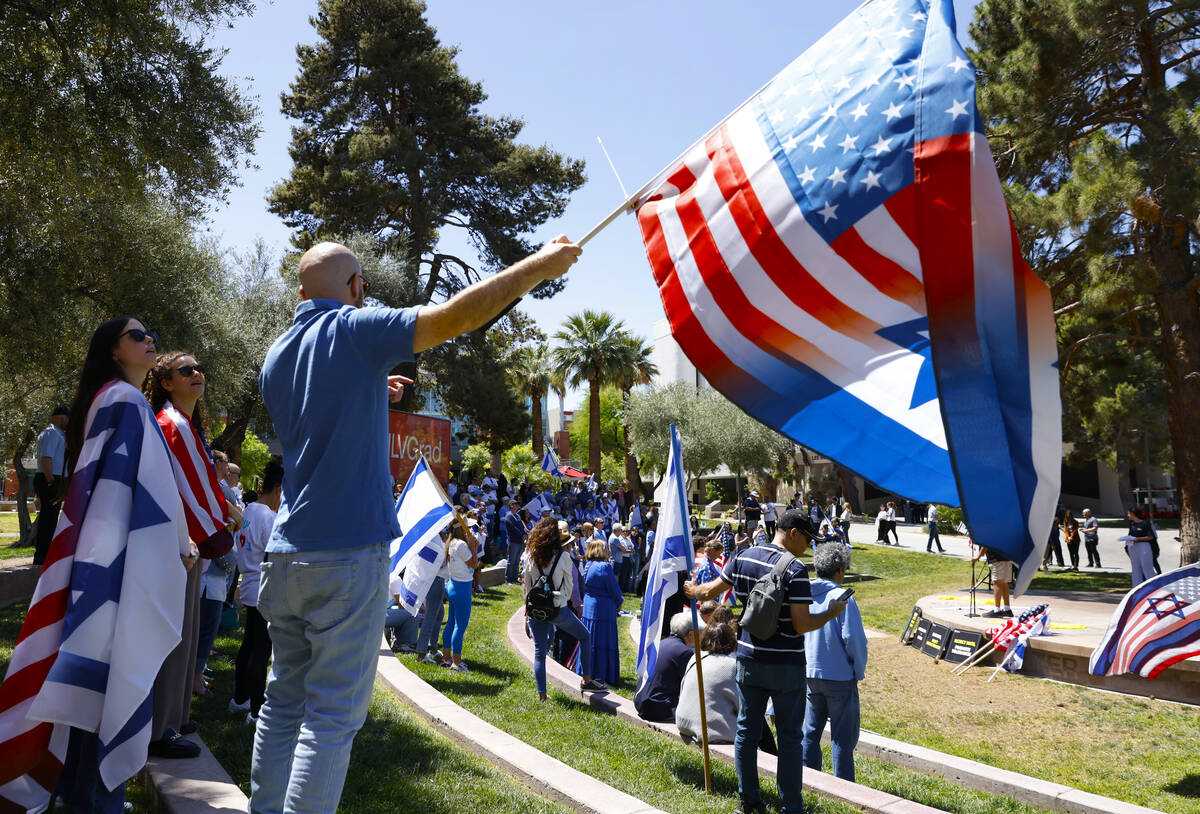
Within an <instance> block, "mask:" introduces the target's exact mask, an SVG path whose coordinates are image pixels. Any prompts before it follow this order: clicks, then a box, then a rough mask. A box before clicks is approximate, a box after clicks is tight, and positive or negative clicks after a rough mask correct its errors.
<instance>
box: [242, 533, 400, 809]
mask: <svg viewBox="0 0 1200 814" xmlns="http://www.w3.org/2000/svg"><path fill="white" fill-rule="evenodd" d="M387 564H388V547H387V544H386V543H380V544H377V545H369V546H360V547H357V548H347V549H333V550H325V551H310V552H307V553H299V554H268V555H267V559H266V560H265V561H264V562H263V565H262V585H261V587H260V589H259V595H258V610H259V613H261V614H262V615H263V617H264V618H265V619H266V620H267V623H268V631H269V633H270V636H271V643H272V645H273V649H274V663H273V665H272V667H271V676H270V679H269V680H268V682H267V694H266V703H264V704H263V707H262V710H261V711H260V712H259V718H258V726H257V729H256V731H255V733H254V751H253V755H252V758H251V765H250V812H251V814H259V812H262V813H263V814H275V813H276V812H287V814H293V812H294V813H295V814H300V813H301V812H330V813H332V812H333V811H335V810H336V809H337V807H338V801H339V800H340V799H341V796H342V786H343V785H344V784H345V782H346V766H347V764H348V763H349V762H350V747H351V745H352V744H353V743H354V736H355V734H356V733H357V732H358V730H359V728H360V727H362V725H363V721H365V720H366V718H367V707H368V705H369V704H370V702H371V689H372V687H373V686H374V685H375V666H376V662H377V661H378V656H379V640H380V638H381V637H382V636H383V622H384V614H385V610H386V608H387V601H388V594H387V586H388V576H387Z"/></svg>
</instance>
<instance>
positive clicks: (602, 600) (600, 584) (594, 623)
mask: <svg viewBox="0 0 1200 814" xmlns="http://www.w3.org/2000/svg"><path fill="white" fill-rule="evenodd" d="M608 556H609V553H608V544H607V543H605V542H604V541H603V540H592V541H591V542H590V543H588V547H587V562H586V563H585V564H584V566H583V590H584V592H585V593H584V599H583V626H584V627H585V628H587V630H588V632H589V633H591V634H592V642H591V647H592V678H594V679H596V680H598V681H603V682H605V683H607V684H611V685H614V686H615V685H616V683H617V681H618V680H619V679H620V677H621V655H620V650H619V648H618V646H617V611H618V610H620V608H621V602H622V601H623V599H624V597H622V596H621V586H620V585H618V584H617V576H616V574H615V573H613V567H612V563H610V562H609V561H608Z"/></svg>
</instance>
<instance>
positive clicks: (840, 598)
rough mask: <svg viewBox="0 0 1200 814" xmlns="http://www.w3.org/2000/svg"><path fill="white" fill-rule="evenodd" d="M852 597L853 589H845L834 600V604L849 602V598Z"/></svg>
mask: <svg viewBox="0 0 1200 814" xmlns="http://www.w3.org/2000/svg"><path fill="white" fill-rule="evenodd" d="M852 596H854V589H853V588H847V589H846V590H844V591H842V593H841V594H840V595H839V596H838V598H837V599H835V600H834V601H835V602H846V601H847V600H849V599H850V597H852Z"/></svg>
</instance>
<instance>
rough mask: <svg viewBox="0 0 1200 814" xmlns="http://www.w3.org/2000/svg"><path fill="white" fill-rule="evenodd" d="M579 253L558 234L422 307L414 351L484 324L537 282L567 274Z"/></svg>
mask: <svg viewBox="0 0 1200 814" xmlns="http://www.w3.org/2000/svg"><path fill="white" fill-rule="evenodd" d="M581 251H582V250H581V249H580V248H579V247H578V246H576V245H575V244H574V243H572V242H571V241H570V240H568V239H567V238H566V236H564V235H560V236H558V237H556V238H554V240H552V241H550V242H549V243H547V244H546V245H545V246H543V247H542V248H541V249H540V250H539V251H537V252H536V253H534V254H531V255H530V256H529V257H526V258H525V259H524V260H521V261H520V262H518V263H515V264H513V265H511V266H509V267H508V268H506V269H505V270H504V271H501V272H499V273H497V274H494V275H492V276H491V277H488V278H487V279H486V280H480V281H479V282H477V283H475V284H474V285H471V286H468V287H467V288H464V289H463V290H462V291H460V292H458V293H457V294H455V295H454V296H453V297H451V298H450V299H449V300H447V301H446V302H443V303H440V304H438V305H427V306H425V307H424V308H422V309H421V310H420V311H419V312H418V313H417V324H416V330H415V333H414V335H413V351H414V352H415V353H420V352H421V351H423V350H428V349H429V348H432V347H435V346H436V345H440V344H441V343H443V342H445V341H446V340H447V339H452V338H454V337H456V336H458V335H459V334H464V333H467V332H469V331H473V330H475V329H476V328H479V327H481V326H483V325H486V324H487V322H488V320H490V319H492V318H493V317H495V316H496V315H497V314H499V313H500V312H501V311H503V310H504V309H505V308H506V307H507V306H508V305H509V303H511V302H512V301H513V300H515V299H517V298H518V297H521V296H524V295H525V294H526V293H527V292H528V291H529V290H530V289H532V288H533V287H534V286H536V285H537V284H538V283H540V282H542V281H543V280H554V279H557V278H559V277H561V276H563V275H564V274H566V273H567V269H569V268H570V267H571V265H572V264H573V263H574V262H575V260H576V259H577V258H578V257H579V254H580V252H581Z"/></svg>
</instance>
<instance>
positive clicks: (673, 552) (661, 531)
mask: <svg viewBox="0 0 1200 814" xmlns="http://www.w3.org/2000/svg"><path fill="white" fill-rule="evenodd" d="M670 435H671V439H670V444H671V449H670V453H669V456H668V458H667V478H666V486H665V489H666V497H665V499H664V500H663V502H662V509H661V511H660V513H659V517H658V532H657V534H656V536H655V538H654V552H653V553H652V554H651V555H650V566H649V571H648V573H647V578H646V594H645V596H644V597H643V598H642V625H641V635H640V637H639V639H638V657H637V675H638V688H639V689H640V688H641V686H642V685H643V684H644V683H645V682H647V681H649V680H650V679H651V678H652V677H653V676H654V670H655V668H656V666H657V664H658V648H659V642H660V641H661V640H662V627H663V624H664V623H666V622H667V621H669V620H666V619H663V615H664V614H665V613H666V606H667V600H668V599H670V598H671V597H672V596H674V595H675V593H676V592H677V591H679V590H681V588H680V584H681V583H682V580H681V579H679V575H680V574H684V575H687V574H690V573H691V571H692V566H693V565H694V564H695V560H696V557H695V553H694V552H693V550H692V529H691V526H690V525H689V524H688V503H687V479H686V477H685V476H684V474H683V445H682V443H681V441H680V438H679V430H678V429H677V428H676V427H675V425H674V424H672V425H671V427H670ZM692 614H693V615H692V621H693V623H694V625H693V630H695V631H696V632H695V636H696V640H697V641H699V637H700V626H699V624H698V623H697V618H696V606H695V603H694V602H693V603H692ZM696 679H697V683H698V684H699V687H700V720H701V722H702V723H704V722H706V721H707V712H706V710H705V708H704V679H703V677H702V675H701V665H700V654H699V650H697V653H696ZM701 735H702V738H701V747H702V748H703V750H704V787H705V789H707V790H708V791H709V792H711V791H712V774H711V768H710V764H709V754H708V727H707V725H702V726H701Z"/></svg>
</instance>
